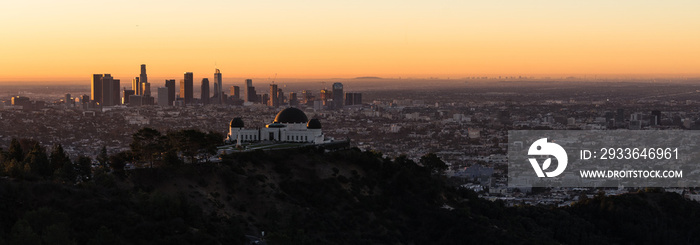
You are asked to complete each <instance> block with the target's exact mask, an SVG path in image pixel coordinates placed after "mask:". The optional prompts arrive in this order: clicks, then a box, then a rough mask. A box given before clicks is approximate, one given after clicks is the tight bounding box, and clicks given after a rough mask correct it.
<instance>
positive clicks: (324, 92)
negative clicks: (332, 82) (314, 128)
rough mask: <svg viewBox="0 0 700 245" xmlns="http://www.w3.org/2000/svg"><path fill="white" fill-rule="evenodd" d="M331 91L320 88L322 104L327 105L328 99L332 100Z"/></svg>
mask: <svg viewBox="0 0 700 245" xmlns="http://www.w3.org/2000/svg"><path fill="white" fill-rule="evenodd" d="M331 94H332V92H331V91H330V90H328V89H321V102H322V103H323V105H324V106H328V105H329V103H328V100H332V99H333V98H331Z"/></svg>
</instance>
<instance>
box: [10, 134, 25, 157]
mask: <svg viewBox="0 0 700 245" xmlns="http://www.w3.org/2000/svg"><path fill="white" fill-rule="evenodd" d="M7 154H8V156H9V157H10V160H12V159H14V160H16V161H18V162H21V161H22V160H24V153H23V152H22V145H20V144H19V140H17V139H15V138H12V141H11V142H10V149H8V151H7Z"/></svg>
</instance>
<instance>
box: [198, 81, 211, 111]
mask: <svg viewBox="0 0 700 245" xmlns="http://www.w3.org/2000/svg"><path fill="white" fill-rule="evenodd" d="M199 98H200V100H201V101H202V104H205V105H206V104H209V79H208V78H202V94H201V95H200V96H199Z"/></svg>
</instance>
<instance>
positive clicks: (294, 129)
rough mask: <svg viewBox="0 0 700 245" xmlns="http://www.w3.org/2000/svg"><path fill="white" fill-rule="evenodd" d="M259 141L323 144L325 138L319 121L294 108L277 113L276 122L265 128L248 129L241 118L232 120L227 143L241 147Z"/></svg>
mask: <svg viewBox="0 0 700 245" xmlns="http://www.w3.org/2000/svg"><path fill="white" fill-rule="evenodd" d="M258 141H277V142H297V143H312V144H323V143H324V141H325V137H324V135H323V132H321V122H320V121H319V120H318V119H311V120H309V119H308V118H307V117H306V114H305V113H304V112H303V111H302V110H299V109H297V108H294V107H289V108H286V109H284V110H282V111H280V112H279V113H277V116H276V117H275V120H274V121H273V122H272V123H270V124H267V125H265V128H256V129H246V128H245V124H244V123H243V120H242V119H241V118H240V117H237V118H234V119H233V120H231V123H230V127H229V133H228V137H227V138H226V142H227V143H229V144H237V145H240V144H241V143H243V142H258Z"/></svg>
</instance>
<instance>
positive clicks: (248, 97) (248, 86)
mask: <svg viewBox="0 0 700 245" xmlns="http://www.w3.org/2000/svg"><path fill="white" fill-rule="evenodd" d="M244 95H245V102H258V95H257V94H256V92H255V87H253V79H246V80H245V94H244Z"/></svg>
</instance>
